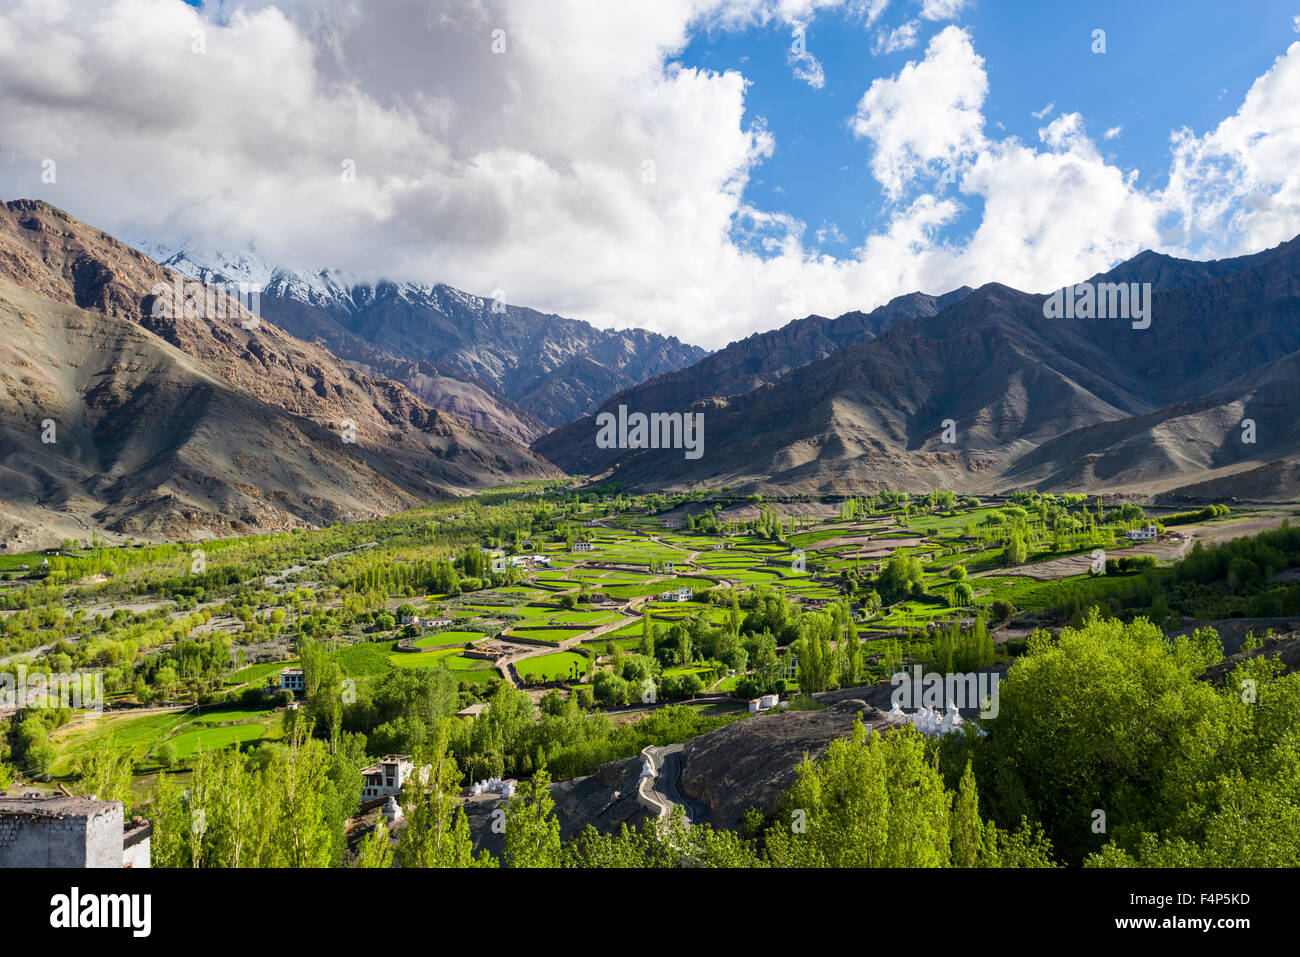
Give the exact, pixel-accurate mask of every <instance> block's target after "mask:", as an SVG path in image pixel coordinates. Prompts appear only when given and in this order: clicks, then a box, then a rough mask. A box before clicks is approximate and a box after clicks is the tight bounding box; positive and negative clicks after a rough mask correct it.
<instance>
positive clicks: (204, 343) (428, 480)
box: [0, 200, 558, 549]
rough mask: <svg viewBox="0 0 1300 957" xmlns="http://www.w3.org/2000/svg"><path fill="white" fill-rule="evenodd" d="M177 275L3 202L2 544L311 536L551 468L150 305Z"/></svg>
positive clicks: (345, 369) (270, 329)
mask: <svg viewBox="0 0 1300 957" xmlns="http://www.w3.org/2000/svg"><path fill="white" fill-rule="evenodd" d="M178 278H179V277H178V276H177V275H176V274H174V273H171V272H170V271H168V270H165V269H163V268H162V267H160V266H159V265H158V264H156V263H154V262H153V261H152V260H150V259H149V258H148V257H147V256H145V255H144V254H142V253H140V252H138V251H136V250H134V249H131V248H129V247H127V246H125V245H123V244H122V243H120V242H118V241H116V240H114V239H112V238H111V237H109V236H108V235H106V234H105V233H103V232H101V231H99V230H96V229H94V228H93V227H91V226H87V225H86V224H84V223H81V222H78V221H77V220H75V219H73V218H72V217H70V216H68V215H67V214H66V213H64V212H62V211H60V210H57V209H55V208H53V207H51V206H48V205H46V204H44V203H38V202H31V201H23V200H20V201H16V202H10V203H7V204H5V205H4V206H2V207H0V329H2V334H3V340H4V344H3V345H2V346H0V393H2V398H0V435H3V440H4V448H5V456H4V463H3V469H4V477H3V482H2V487H3V489H4V499H3V501H2V503H0V510H2V512H3V517H2V518H0V521H2V522H3V525H2V527H0V535H3V537H4V539H5V540H6V541H7V542H9V543H10V544H9V547H10V548H11V549H12V548H14V547H16V546H17V547H26V546H34V545H43V544H53V543H57V542H58V541H59V540H60V539H61V538H62V537H64V536H70V537H78V538H86V537H89V535H90V532H91V531H92V530H96V529H98V530H100V531H104V532H108V533H110V534H114V535H119V536H133V537H136V538H173V539H174V538H183V537H189V536H192V535H208V534H211V535H225V534H245V533H249V532H254V531H265V530H271V529H280V528H287V527H294V526H301V525H319V524H323V523H327V522H331V521H337V520H349V519H354V518H360V517H373V516H377V515H382V514H388V513H390V512H393V511H396V510H399V509H403V508H408V507H411V506H413V505H416V504H419V503H421V502H424V501H427V500H428V499H430V498H433V497H438V496H442V495H447V494H453V493H458V492H463V491H468V490H473V489H477V488H483V487H487V486H490V485H493V484H499V483H501V482H508V481H514V480H518V479H525V478H540V477H548V476H554V475H556V474H558V473H557V472H556V470H555V469H554V468H553V467H552V466H551V465H550V464H549V463H546V462H545V461H543V460H541V459H539V458H537V457H536V456H535V455H533V454H532V453H530V452H529V451H528V450H527V449H526V448H524V447H523V446H521V445H520V444H518V443H517V442H514V441H510V440H508V439H505V438H502V437H500V436H498V435H494V434H491V433H487V432H483V431H479V430H477V429H474V428H472V427H470V426H469V425H467V424H466V423H465V422H463V421H461V420H460V419H458V418H456V417H454V416H452V415H448V414H446V413H443V412H440V411H437V410H435V409H431V408H429V407H428V406H427V405H425V404H424V403H423V402H421V401H420V400H419V399H418V398H416V397H415V396H414V395H412V394H411V393H410V392H409V391H408V390H407V389H405V388H404V387H403V386H401V385H399V384H397V383H394V382H391V381H387V380H376V379H371V378H369V377H367V376H365V375H363V374H362V373H360V372H358V371H357V370H356V369H354V368H352V367H351V366H350V365H348V364H347V363H345V362H343V361H342V360H340V359H338V358H337V357H335V356H334V355H333V354H331V353H330V352H329V351H328V350H326V349H325V348H323V347H321V346H319V345H313V344H311V343H307V342H302V341H300V340H298V339H295V338H294V337H293V336H291V335H289V334H288V333H286V332H285V331H284V330H282V329H280V328H278V327H276V326H275V325H274V324H272V323H269V322H265V321H263V322H260V323H257V324H256V325H255V327H253V328H245V325H248V326H253V325H254V324H253V323H251V322H249V321H248V320H250V319H251V318H252V317H251V316H247V315H246V314H245V315H235V314H234V313H233V312H232V313H231V314H230V315H227V316H222V317H204V315H202V314H193V315H187V313H186V312H185V311H184V310H183V309H172V308H170V307H167V308H162V309H157V308H155V304H156V302H157V300H158V299H159V297H158V296H156V295H155V290H156V289H158V288H161V287H163V286H168V287H170V286H171V285H172V284H173V283H174V282H175V281H177V280H178ZM192 312H195V313H197V312H198V311H192ZM47 419H49V420H53V422H54V423H55V427H56V432H55V434H54V438H55V441H53V442H43V441H41V437H42V431H43V426H42V423H43V422H45V421H46V420H47ZM353 432H355V441H344V435H345V434H346V435H347V436H348V438H349V439H350V438H351V437H352V435H353Z"/></svg>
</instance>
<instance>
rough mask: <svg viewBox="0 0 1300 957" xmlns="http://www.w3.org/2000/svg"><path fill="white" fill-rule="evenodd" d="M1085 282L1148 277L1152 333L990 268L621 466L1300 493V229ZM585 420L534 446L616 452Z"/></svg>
mask: <svg viewBox="0 0 1300 957" xmlns="http://www.w3.org/2000/svg"><path fill="white" fill-rule="evenodd" d="M1088 282H1089V283H1092V284H1093V285H1094V288H1095V286H1096V284H1100V283H1121V282H1122V283H1145V282H1149V283H1151V284H1152V286H1151V305H1150V315H1151V318H1152V321H1151V324H1150V326H1149V328H1136V327H1135V323H1134V322H1132V321H1130V319H1129V318H1128V317H1123V318H1117V317H1112V318H1068V319H1067V318H1056V319H1049V318H1046V317H1045V314H1044V300H1045V298H1046V297H1045V296H1043V295H1035V294H1030V293H1024V292H1020V291H1017V290H1015V289H1010V288H1008V287H1006V286H1003V285H999V284H997V283H991V284H988V285H985V286H982V287H980V288H979V289H977V290H975V291H974V292H971V293H970V294H969V295H966V296H964V297H962V298H961V299H960V300H959V301H957V302H954V303H951V304H949V305H947V306H946V307H945V308H941V309H938V310H937V311H932V312H931V313H929V314H921V315H916V316H913V317H911V318H905V319H901V320H900V321H898V322H896V323H894V324H893V325H891V326H890V327H889V328H888V329H886V330H885V331H884V332H882V333H881V334H880V335H878V336H875V337H872V338H870V339H867V340H865V341H861V342H857V343H854V344H851V345H848V346H846V347H845V348H842V349H839V350H837V351H835V352H832V353H830V354H829V355H827V356H826V357H825V358H821V359H818V360H816V361H813V362H810V363H809V364H807V365H804V366H801V367H799V368H797V369H794V370H793V371H790V372H788V373H786V374H785V375H783V376H781V377H780V378H779V379H777V380H776V381H775V382H770V383H767V384H764V385H761V386H759V387H758V388H755V389H752V390H750V391H748V392H745V393H743V394H740V395H728V394H726V391H725V390H718V391H717V392H715V393H714V394H713V395H711V396H709V397H707V398H706V397H704V396H703V395H699V394H697V395H695V396H691V397H690V401H688V402H686V403H683V404H682V405H683V407H687V408H689V409H691V410H693V411H696V412H701V413H703V415H704V432H705V440H704V449H705V451H704V454H703V456H702V457H700V458H698V459H687V458H686V457H685V456H684V455H683V453H682V451H681V450H679V449H653V448H651V449H632V450H627V451H622V452H620V453H619V454H617V457H616V458H615V460H614V461H613V463H612V465H609V469H608V473H607V474H608V475H609V476H610V477H612V478H614V479H616V480H618V481H621V482H623V483H624V484H625V485H626V486H628V487H630V488H689V487H692V486H695V485H698V484H709V485H718V484H727V485H731V486H733V487H734V488H736V489H737V490H738V491H758V492H762V491H769V492H772V491H777V490H780V491H785V492H853V491H871V490H876V489H880V488H882V487H890V488H896V489H897V488H905V489H920V490H924V489H933V488H949V489H954V490H958V491H973V492H996V491H1006V490H1010V489H1015V488H1021V487H1029V486H1034V487H1038V488H1042V489H1044V490H1054V491H1088V492H1108V491H1109V492H1116V491H1127V492H1135V493H1139V494H1144V495H1161V494H1163V495H1169V496H1174V497H1189V498H1216V499H1221V498H1229V497H1239V498H1243V499H1259V500H1294V499H1295V498H1296V497H1297V495H1298V494H1300V384H1298V383H1300V376H1297V371H1300V355H1298V354H1297V350H1300V240H1292V241H1290V242H1287V243H1284V244H1282V245H1280V246H1278V247H1275V248H1274V249H1270V250H1267V251H1265V252H1262V253H1257V254H1254V255H1251V256H1244V257H1239V258H1236V259H1228V260H1221V261H1218V262H1212V263H1200V262H1189V261H1185V260H1178V259H1174V258H1172V257H1169V256H1163V255H1159V254H1156V253H1151V252H1145V253H1142V254H1140V255H1139V256H1137V257H1135V258H1134V259H1132V260H1129V261H1128V262H1125V263H1122V264H1120V265H1119V266H1117V267H1116V268H1115V269H1113V270H1110V271H1109V272H1107V273H1105V274H1100V275H1098V276H1094V277H1092V278H1091V279H1090V280H1089V281H1088ZM726 352H727V350H723V351H722V352H721V353H719V354H718V355H719V356H722V355H724V354H725V353H726ZM714 358H715V357H710V360H705V361H706V362H707V361H711V360H713V359H714ZM689 372H690V370H686V371H685V372H684V373H681V374H680V375H686V374H688V373H689ZM704 384H705V385H706V383H704ZM632 398H633V399H636V398H639V396H636V395H635V393H633V394H632ZM613 401H614V400H611V402H613ZM666 405H668V406H669V407H670V408H671V402H670V403H666ZM631 408H632V407H631V406H630V407H629V411H631ZM670 408H664V407H659V408H654V407H653V406H652V407H651V408H645V409H641V411H646V412H650V411H669V410H670ZM583 431H585V432H586V436H585V437H584V436H583V435H582V434H579V433H578V431H577V428H576V427H571V429H570V430H561V432H559V433H553V434H552V435H550V436H547V437H544V438H543V439H540V440H538V442H536V443H535V444H534V447H535V448H536V449H538V450H539V451H541V452H543V454H545V455H547V456H548V457H549V458H550V459H551V460H552V461H554V462H556V463H557V464H558V465H560V466H561V467H563V468H567V469H570V470H573V468H574V466H575V465H581V464H586V463H588V462H593V461H594V464H597V465H600V466H602V467H603V466H605V465H606V464H607V463H605V462H603V461H600V460H594V459H593V456H592V453H591V452H590V451H589V450H587V449H586V448H585V447H594V446H595V430H594V428H592V427H590V426H586V425H584V426H583ZM560 439H563V442H561V441H560Z"/></svg>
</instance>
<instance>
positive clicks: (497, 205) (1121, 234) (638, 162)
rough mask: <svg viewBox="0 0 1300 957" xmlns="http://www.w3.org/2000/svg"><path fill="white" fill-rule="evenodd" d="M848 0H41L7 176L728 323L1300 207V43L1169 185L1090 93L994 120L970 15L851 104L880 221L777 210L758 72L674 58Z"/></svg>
mask: <svg viewBox="0 0 1300 957" xmlns="http://www.w3.org/2000/svg"><path fill="white" fill-rule="evenodd" d="M950 6H952V7H953V8H954V12H955V10H956V5H951V4H950ZM832 8H838V9H839V10H840V11H842V12H843V13H844V15H846V16H849V17H850V18H854V19H855V20H856V22H859V23H862V24H865V25H866V26H867V27H871V26H872V25H873V24H875V23H876V22H877V21H878V19H879V17H880V16H881V15H882V13H883V11H884V10H885V8H886V4H885V3H884V2H882V0H656V2H655V3H647V4H612V3H603V2H596V0H549V2H547V3H546V4H539V3H536V2H535V0H436V2H433V3H423V4H415V3H410V2H406V0H373V2H368V3H367V4H365V6H364V9H362V6H361V5H360V4H355V3H352V2H347V0H278V2H275V3H271V2H269V0H225V2H220V3H217V4H209V5H208V6H205V7H204V8H203V9H202V10H201V11H200V10H195V9H193V8H191V7H188V6H186V5H185V4H183V3H181V2H180V0H107V2H105V3H102V4H100V5H96V6H81V5H76V6H72V5H66V4H59V3H43V4H37V3H31V4H23V5H20V6H14V7H10V8H7V9H6V10H4V12H0V116H3V117H4V125H3V137H2V139H3V144H4V145H3V148H2V149H0V175H2V176H3V182H4V184H5V187H4V189H5V192H6V194H7V196H8V197H10V198H12V197H16V196H36V197H39V198H42V199H46V200H48V201H50V202H52V203H54V204H56V205H58V206H61V207H63V208H65V209H67V210H68V211H69V212H71V213H72V214H73V215H76V216H78V217H80V218H82V219H84V220H86V221H88V222H91V223H93V224H95V225H97V226H100V227H101V228H104V229H106V230H108V231H110V232H113V233H115V234H118V235H123V236H148V237H152V238H154V239H157V240H158V241H160V242H168V241H173V242H174V241H178V240H189V241H191V242H193V243H194V244H195V245H196V246H200V247H207V248H214V249H247V248H250V247H253V248H256V249H257V250H258V252H259V254H260V255H262V256H263V257H264V258H265V259H267V260H268V261H271V262H273V263H275V264H281V265H286V266H290V267H300V268H310V267H314V268H319V267H321V266H328V267H332V268H337V269H342V270H345V271H348V272H351V273H352V274H354V275H357V276H358V277H359V278H363V279H374V278H379V277H384V278H390V279H396V280H414V281H420V282H435V281H442V282H448V283H451V284H453V285H456V286H459V287H461V288H464V289H467V290H469V291H472V292H478V293H481V294H487V293H491V292H492V291H494V290H503V291H504V295H505V297H506V298H507V300H508V301H511V302H517V303H520V304H527V305H532V306H535V307H538V308H542V309H546V310H549V311H554V312H558V313H561V314H565V315H572V316H576V317H578V318H582V319H587V320H589V321H591V322H593V323H596V324H598V325H604V326H611V325H614V326H627V325H640V326H647V327H650V328H655V329H658V330H661V331H665V332H669V333H673V334H677V335H680V336H682V337H683V338H685V339H687V340H690V341H693V342H698V343H700V344H703V345H706V346H710V347H717V346H720V345H722V344H724V343H725V342H726V341H728V340H729V339H732V338H737V337H740V336H744V335H747V334H748V333H750V332H753V331H756V330H759V329H766V328H772V327H774V326H777V325H780V324H783V323H785V322H787V321H789V320H790V319H791V318H792V317H795V316H802V315H806V314H808V313H809V312H818V313H821V314H823V315H836V314H839V313H841V312H844V311H846V310H849V309H854V308H863V309H869V308H871V307H873V306H875V305H879V304H880V303H882V302H884V301H886V300H887V299H889V298H890V297H892V296H895V295H898V294H900V293H904V292H909V291H912V290H915V289H921V290H926V291H930V292H941V291H944V290H946V289H950V288H953V287H954V286H957V285H961V284H963V283H969V284H972V285H978V284H981V283H984V282H987V281H990V280H993V279H996V280H999V281H1002V282H1007V283H1010V284H1012V285H1017V286H1020V287H1021V288H1026V289H1036V290H1040V291H1046V290H1048V289H1050V288H1052V287H1054V286H1059V285H1062V284H1064V283H1066V282H1070V281H1075V280H1077V279H1079V278H1081V277H1084V276H1087V275H1090V274H1092V273H1093V272H1096V271H1098V270H1100V269H1104V268H1106V267H1107V266H1109V265H1111V264H1112V263H1113V262H1114V261H1116V260H1117V259H1120V258H1123V257H1125V256H1129V255H1132V254H1134V253H1136V252H1137V251H1139V250H1140V249H1141V248H1143V247H1144V246H1157V245H1161V244H1162V243H1163V248H1165V249H1166V250H1167V251H1170V252H1178V251H1181V250H1184V249H1196V250H1202V249H1205V250H1211V251H1213V252H1215V253H1223V252H1231V251H1235V250H1236V249H1237V248H1254V247H1256V246H1259V245H1263V244H1265V243H1266V242H1276V241H1277V240H1278V239H1280V238H1287V236H1288V235H1290V234H1291V233H1294V231H1295V229H1296V226H1295V223H1296V222H1297V221H1298V220H1300V195H1298V193H1297V190H1298V189H1300V184H1298V183H1297V180H1296V175H1297V174H1296V173H1294V172H1293V170H1292V168H1291V167H1292V165H1294V164H1293V163H1290V162H1289V161H1290V160H1292V159H1293V158H1294V156H1296V155H1300V133H1298V132H1297V117H1296V114H1295V111H1294V109H1293V108H1292V105H1293V104H1294V103H1295V102H1297V99H1298V98H1300V86H1297V84H1300V43H1297V44H1295V45H1293V47H1292V48H1291V49H1290V50H1288V51H1287V53H1286V55H1285V56H1284V57H1282V58H1280V59H1279V60H1278V62H1277V63H1276V64H1274V66H1273V67H1272V69H1271V70H1270V71H1269V72H1268V73H1267V74H1266V75H1265V76H1263V77H1261V78H1260V79H1259V80H1258V81H1257V82H1256V83H1255V85H1254V86H1253V87H1252V88H1251V91H1250V93H1249V94H1248V96H1247V97H1246V99H1245V101H1244V102H1243V104H1242V105H1241V108H1240V110H1239V111H1238V112H1237V114H1236V115H1234V116H1232V117H1230V118H1228V119H1227V120H1225V121H1224V122H1223V123H1222V124H1220V125H1219V126H1218V127H1217V128H1216V129H1214V130H1212V131H1209V132H1208V133H1205V134H1204V135H1202V136H1198V135H1196V134H1195V133H1193V132H1191V131H1179V133H1178V134H1177V135H1176V136H1175V140H1174V149H1175V162H1174V168H1173V170H1172V175H1171V179H1170V182H1169V185H1168V187H1167V188H1166V189H1165V190H1163V191H1160V192H1154V191H1145V192H1144V191H1143V190H1142V189H1141V188H1140V187H1139V186H1138V183H1137V174H1136V171H1128V172H1126V171H1123V170H1121V169H1120V168H1118V167H1117V166H1114V165H1111V164H1110V163H1108V162H1107V161H1106V160H1105V159H1104V158H1103V157H1102V156H1101V155H1100V153H1099V151H1098V150H1097V147H1096V145H1095V143H1094V142H1093V141H1092V140H1091V138H1090V137H1089V135H1088V131H1087V129H1086V126H1085V123H1084V119H1083V117H1081V116H1079V115H1078V114H1077V113H1072V112H1068V111H1067V112H1066V113H1064V114H1063V115H1061V116H1058V117H1056V119H1054V120H1052V121H1051V122H1050V123H1047V124H1046V125H1044V126H1043V128H1042V130H1041V131H1040V132H1039V137H1038V140H1037V141H1036V142H1029V143H1025V142H1021V141H1019V140H1018V139H1016V138H1015V137H1002V136H1001V135H1000V134H997V135H994V134H991V133H989V132H988V131H987V130H986V124H985V119H984V115H983V104H984V101H985V98H986V96H987V93H988V88H989V87H988V78H987V75H986V72H985V69H984V61H983V59H982V58H981V57H980V56H979V55H978V53H977V52H976V47H975V43H974V39H973V37H972V36H971V35H970V34H969V33H968V32H966V31H964V30H962V29H960V28H958V27H956V26H952V25H950V26H947V27H945V28H944V29H943V30H941V31H940V32H939V33H938V34H937V35H935V36H934V37H933V38H932V39H931V40H930V42H929V44H928V45H927V47H926V48H925V50H924V53H923V55H922V56H919V57H918V58H917V59H916V60H914V61H913V62H909V63H907V64H906V65H904V66H903V67H902V68H901V69H900V70H898V71H897V72H895V73H893V74H892V75H890V76H886V77H881V78H878V79H876V80H875V81H874V82H872V83H871V84H870V85H869V88H868V89H866V90H865V92H864V93H863V95H862V97H861V99H860V101H859V102H858V104H857V107H856V110H855V111H854V112H853V114H852V115H851V116H846V117H845V120H846V122H848V123H849V126H850V129H851V131H852V132H853V133H854V134H855V135H856V136H857V137H858V138H859V140H860V142H861V144H862V148H863V152H864V154H865V155H866V156H867V158H868V162H869V168H870V170H871V172H872V173H873V175H874V176H875V177H876V179H877V180H878V181H879V183H880V186H881V190H882V191H883V196H884V199H885V202H886V207H885V212H884V214H883V220H882V221H883V223H884V225H883V226H881V227H880V228H878V229H876V230H875V231H873V232H871V233H870V234H869V235H867V236H866V237H865V238H864V239H863V240H862V241H861V242H860V243H859V245H858V246H857V248H853V249H848V250H846V249H845V247H846V246H847V245H848V243H847V242H844V241H843V234H842V233H841V232H840V230H839V227H838V226H836V225H835V224H833V223H823V224H822V226H821V227H819V228H818V229H816V230H811V231H810V230H807V229H806V228H805V225H804V224H803V223H801V222H800V221H798V220H797V219H795V218H794V217H792V216H790V215H789V214H788V213H786V212H784V211H782V210H779V209H760V208H757V207H756V206H755V205H754V204H753V202H752V201H751V200H748V199H747V198H746V189H747V186H748V185H749V183H750V180H751V178H752V177H754V176H756V175H758V174H759V173H760V172H761V169H762V164H763V163H764V161H765V160H766V159H767V158H768V157H770V156H771V155H772V153H773V151H774V149H775V145H776V137H777V136H778V135H779V134H780V131H774V130H769V129H768V128H767V127H766V126H765V125H764V124H763V123H762V122H761V121H758V120H751V119H748V118H747V116H746V91H747V82H748V81H747V80H746V78H745V77H744V76H743V75H741V73H740V72H737V71H725V72H718V71H709V70H701V69H694V68H689V67H683V66H680V65H677V64H675V63H674V60H673V58H674V55H675V54H676V53H677V52H679V51H681V50H682V49H683V48H684V47H685V45H686V44H687V42H688V40H689V38H690V37H691V36H692V35H693V34H695V33H696V32H697V31H699V30H706V29H707V30H743V29H750V28H754V27H761V28H768V29H777V28H779V29H782V30H785V31H790V30H793V29H794V28H795V27H796V26H798V25H800V24H811V23H813V22H814V20H815V19H816V18H817V17H818V16H819V15H822V14H824V13H825V12H826V11H827V10H830V9H832ZM937 9H938V7H937V6H934V7H932V8H931V13H934V12H935V11H936V10H937ZM923 13H924V10H923ZM200 48H201V49H202V51H203V52H195V51H196V49H200ZM1045 117H1046V114H1044V118H1045ZM994 129H997V127H996V124H994ZM45 159H52V160H55V161H56V163H57V178H56V180H55V182H53V183H47V182H43V181H42V177H41V171H42V162H43V161H44V160H45ZM353 168H354V169H355V181H351V178H350V177H349V176H347V175H345V174H346V173H347V172H348V171H349V170H350V169H353ZM879 199H880V197H879V196H876V195H863V196H861V197H846V206H852V205H853V204H854V203H855V202H856V203H858V204H860V205H862V206H869V205H874V204H876V203H878V201H879ZM972 211H974V212H975V213H976V215H975V216H974V223H973V225H972V222H971V218H970V217H968V216H967V214H969V213H971V212H972ZM845 215H846V216H852V215H854V214H853V213H845ZM845 221H846V220H843V219H841V222H845ZM958 225H960V226H961V228H962V229H963V230H965V231H966V233H967V234H966V235H963V236H960V237H954V236H952V235H950V232H949V231H950V230H952V229H954V228H956V227H957V226H958ZM806 233H807V235H805V234H806ZM1216 243H1217V244H1218V245H1215V244H1216ZM823 245H826V246H832V247H834V248H836V251H837V253H838V255H832V254H830V253H828V252H825V251H823V249H822V248H821V247H822V246H823ZM1224 246H1226V247H1231V248H1227V249H1224V248H1220V247H1224Z"/></svg>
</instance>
